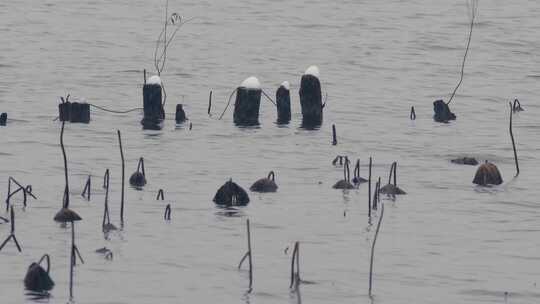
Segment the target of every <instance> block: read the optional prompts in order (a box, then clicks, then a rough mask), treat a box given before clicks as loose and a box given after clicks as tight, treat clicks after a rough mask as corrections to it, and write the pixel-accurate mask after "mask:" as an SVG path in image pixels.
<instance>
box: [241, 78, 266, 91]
mask: <svg viewBox="0 0 540 304" xmlns="http://www.w3.org/2000/svg"><path fill="white" fill-rule="evenodd" d="M240 87H243V88H246V89H260V88H261V83H260V82H259V79H257V77H254V76H251V77H248V78H246V80H244V81H242V84H240Z"/></svg>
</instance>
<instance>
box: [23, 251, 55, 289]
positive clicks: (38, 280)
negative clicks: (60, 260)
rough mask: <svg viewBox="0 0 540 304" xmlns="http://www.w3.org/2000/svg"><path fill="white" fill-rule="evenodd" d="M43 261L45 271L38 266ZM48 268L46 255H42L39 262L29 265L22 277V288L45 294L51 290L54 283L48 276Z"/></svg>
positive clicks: (48, 263) (48, 259)
mask: <svg viewBox="0 0 540 304" xmlns="http://www.w3.org/2000/svg"><path fill="white" fill-rule="evenodd" d="M43 260H46V261H47V270H45V269H43V267H41V265H40V264H41V262H42V261H43ZM50 267H51V261H50V258H49V255H48V254H45V255H43V257H41V259H40V260H39V262H37V263H32V264H30V266H29V267H28V270H27V271H26V275H25V277H24V287H25V288H26V289H28V290H30V291H35V292H46V291H49V290H51V289H53V287H54V282H53V280H52V279H51V277H50V276H49V271H50Z"/></svg>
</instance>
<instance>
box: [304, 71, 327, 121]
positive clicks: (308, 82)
mask: <svg viewBox="0 0 540 304" xmlns="http://www.w3.org/2000/svg"><path fill="white" fill-rule="evenodd" d="M317 74H318V69H317V68H316V67H310V68H308V69H307V70H306V73H305V74H304V75H303V76H302V80H301V82H300V92H299V93H300V105H301V107H302V127H304V128H316V127H318V126H320V125H321V124H322V120H323V104H322V93H321V83H320V81H319V78H318V75H317Z"/></svg>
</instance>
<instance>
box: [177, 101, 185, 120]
mask: <svg viewBox="0 0 540 304" xmlns="http://www.w3.org/2000/svg"><path fill="white" fill-rule="evenodd" d="M186 119H187V117H186V112H184V108H183V105H182V104H181V103H179V104H177V105H176V115H175V120H176V123H177V124H181V123H183V122H184V121H186Z"/></svg>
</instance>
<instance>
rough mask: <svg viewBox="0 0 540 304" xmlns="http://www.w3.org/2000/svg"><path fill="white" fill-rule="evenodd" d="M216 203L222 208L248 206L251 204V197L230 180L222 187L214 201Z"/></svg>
mask: <svg viewBox="0 0 540 304" xmlns="http://www.w3.org/2000/svg"><path fill="white" fill-rule="evenodd" d="M213 201H214V203H216V204H217V205H222V206H227V207H230V206H246V205H247V204H248V203H249V196H248V194H247V192H246V190H244V189H243V188H242V187H240V186H239V185H238V184H237V183H235V182H233V181H232V179H230V180H229V181H228V182H226V183H225V184H224V185H223V186H221V187H220V188H219V189H218V191H217V192H216V195H215V196H214V199H213Z"/></svg>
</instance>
